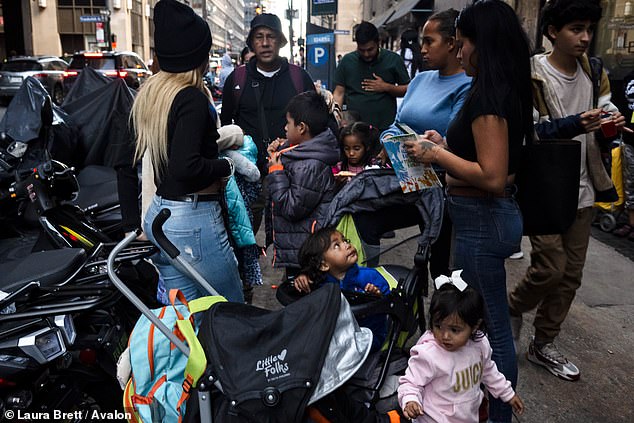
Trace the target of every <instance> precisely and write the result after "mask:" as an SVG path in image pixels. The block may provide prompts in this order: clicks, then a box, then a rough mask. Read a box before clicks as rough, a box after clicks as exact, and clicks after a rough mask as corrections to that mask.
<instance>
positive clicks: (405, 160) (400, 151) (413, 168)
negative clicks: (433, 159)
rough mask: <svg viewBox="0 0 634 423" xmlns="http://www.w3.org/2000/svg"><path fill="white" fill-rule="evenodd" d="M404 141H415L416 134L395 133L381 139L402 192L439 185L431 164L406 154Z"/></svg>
mask: <svg viewBox="0 0 634 423" xmlns="http://www.w3.org/2000/svg"><path fill="white" fill-rule="evenodd" d="M406 141H416V134H405V135H397V136H394V137H391V138H387V139H383V140H382V143H383V146H384V147H385V151H386V152H387V154H388V156H389V158H390V161H391V162H392V167H393V168H394V172H395V173H396V177H397V178H398V181H399V184H400V185H401V189H402V190H403V192H404V193H408V192H414V191H420V190H422V189H427V188H432V187H440V186H441V184H440V180H439V179H438V175H436V172H434V169H433V168H432V166H431V165H429V164H423V163H419V162H417V161H415V160H414V159H412V158H410V157H409V156H408V155H407V150H405V142H406Z"/></svg>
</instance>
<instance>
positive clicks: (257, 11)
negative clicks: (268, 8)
mask: <svg viewBox="0 0 634 423" xmlns="http://www.w3.org/2000/svg"><path fill="white" fill-rule="evenodd" d="M262 13H264V6H262V5H261V4H259V3H258V4H257V6H255V14H256V15H261V14H262Z"/></svg>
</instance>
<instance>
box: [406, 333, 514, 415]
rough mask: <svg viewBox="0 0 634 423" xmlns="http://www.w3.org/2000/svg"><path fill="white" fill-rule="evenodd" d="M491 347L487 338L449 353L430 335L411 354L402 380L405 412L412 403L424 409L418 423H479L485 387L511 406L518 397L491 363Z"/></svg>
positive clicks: (413, 348) (422, 337) (419, 342)
mask: <svg viewBox="0 0 634 423" xmlns="http://www.w3.org/2000/svg"><path fill="white" fill-rule="evenodd" d="M491 352H492V350H491V345H490V344H489V340H488V339H487V338H486V337H482V338H480V339H478V340H477V341H473V340H471V339H470V340H469V341H468V342H467V343H466V345H464V346H463V347H462V348H460V349H459V350H457V351H453V352H451V351H447V350H445V349H444V348H443V347H442V346H441V345H439V344H438V343H437V342H436V340H435V338H434V335H433V334H432V332H431V331H427V332H425V333H424V334H423V336H421V338H420V339H419V340H418V343H417V344H416V345H415V346H413V347H412V349H411V350H410V359H409V362H408V365H407V370H406V371H405V375H404V376H401V377H400V379H399V384H400V386H399V388H398V400H399V404H400V405H401V408H405V404H407V403H408V402H410V401H416V402H418V403H419V404H421V405H422V406H423V411H424V414H423V415H422V416H420V417H418V418H417V419H415V420H414V422H416V423H428V422H438V423H450V422H451V423H462V422H464V423H473V422H477V421H478V408H479V406H480V403H481V402H482V397H483V394H482V390H481V389H480V383H483V384H484V385H485V386H486V387H487V389H488V390H489V392H490V393H491V394H492V395H493V396H494V397H496V398H500V399H501V400H502V401H505V402H508V401H510V400H511V398H513V396H515V391H513V388H512V387H511V382H509V381H508V380H506V378H505V377H504V375H503V374H502V373H500V372H499V371H498V369H497V366H496V365H495V363H494V362H493V360H491Z"/></svg>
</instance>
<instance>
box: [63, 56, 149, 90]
mask: <svg viewBox="0 0 634 423" xmlns="http://www.w3.org/2000/svg"><path fill="white" fill-rule="evenodd" d="M86 66H90V67H91V68H93V69H95V70H96V71H98V72H101V73H102V74H103V75H105V76H107V77H109V78H112V79H116V78H122V79H124V80H125V82H126V84H128V86H129V87H130V88H134V89H135V90H136V89H138V88H139V87H140V86H141V84H142V83H143V82H145V81H146V80H147V79H148V78H149V77H150V76H152V72H151V71H150V70H149V69H148V67H147V66H146V65H145V63H143V60H141V58H140V57H139V55H138V54H136V53H133V52H129V51H104V52H97V53H90V52H82V53H75V54H73V57H72V58H71V59H70V64H69V65H68V70H67V71H66V72H65V73H64V75H65V76H64V89H65V92H68V90H70V88H71V87H72V86H73V84H74V83H75V80H76V79H77V76H78V75H79V73H80V72H81V71H82V69H84V68H85V67H86Z"/></svg>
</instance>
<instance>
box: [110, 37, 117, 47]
mask: <svg viewBox="0 0 634 423" xmlns="http://www.w3.org/2000/svg"><path fill="white" fill-rule="evenodd" d="M110 46H111V48H112V49H113V50H114V49H116V48H117V34H110Z"/></svg>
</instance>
